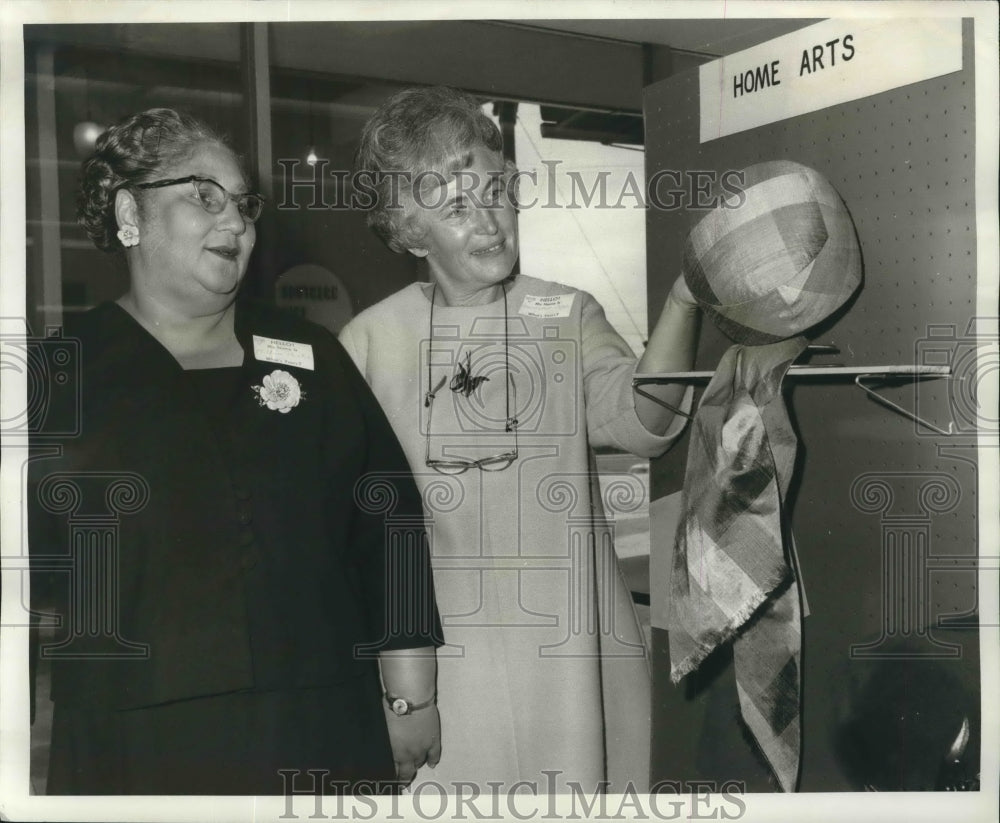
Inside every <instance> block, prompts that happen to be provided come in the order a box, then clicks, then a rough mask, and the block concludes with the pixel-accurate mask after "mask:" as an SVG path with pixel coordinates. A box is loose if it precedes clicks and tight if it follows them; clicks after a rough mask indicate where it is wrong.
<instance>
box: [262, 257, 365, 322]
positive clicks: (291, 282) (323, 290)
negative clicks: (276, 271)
mask: <svg viewBox="0 0 1000 823" xmlns="http://www.w3.org/2000/svg"><path fill="white" fill-rule="evenodd" d="M274 297H275V302H276V303H277V304H278V305H279V306H281V307H282V308H285V309H290V310H292V311H294V312H296V313H297V314H299V315H301V316H302V317H304V318H305V319H306V320H311V321H312V322H313V323H318V324H319V325H321V326H324V327H326V328H327V329H329V330H330V331H331V332H333V333H334V334H337V333H338V332H339V331H340V330H341V329H342V328H343V327H344V326H345V325H346V324H347V321H348V320H350V319H351V318H352V317H353V316H354V312H353V310H352V309H351V297H350V295H349V294H348V293H347V289H346V288H345V287H344V284H343V283H342V282H341V280H340V278H339V277H337V275H335V274H334V273H333V272H332V271H329V270H328V269H324V268H323V267H322V266H317V265H315V264H314V263H303V264H301V265H299V266H293V267H292V268H290V269H289V270H288V271H286V272H285V273H284V274H282V275H281V276H280V277H278V280H277V282H276V283H275V284H274Z"/></svg>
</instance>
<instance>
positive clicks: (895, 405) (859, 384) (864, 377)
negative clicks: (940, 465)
mask: <svg viewBox="0 0 1000 823" xmlns="http://www.w3.org/2000/svg"><path fill="white" fill-rule="evenodd" d="M864 380H874V381H877V383H878V385H884V384H885V376H884V375H881V374H859V375H858V376H857V377H855V378H854V385H856V386H857V387H858V388H860V389H861V390H862V391H863V392H864V393H865V394H867V395H868V396H869V397H871V398H873V399H875V400H877V401H878V402H879V403H882V404H883V405H886V406H888V407H889V408H890V409H892V410H893V411H895V412H898V413H899V414H901V415H903V416H904V417H908V418H910V420H912V421H914V422H915V423H917V424H919V425H921V426H923V427H924V428H927V429H930V430H931V431H932V432H936V433H937V434H943V435H945V436H950V435H953V434H954V433H955V431H954V429H955V423H954V422H953V421H951V420H949V421H948V430H947V431H945V430H944V429H942V428H940V427H938V426H935V425H934V424H933V423H928V422H927V421H926V420H924V419H923V418H922V417H919V416H918V415H916V414H914V413H913V412H911V411H909V410H908V409H904V408H903V407H902V406H900V405H899V404H898V403H894V402H892V401H891V400H890V399H889V398H888V397H884V396H883V395H881V394H879V393H878V392H877V391H875V390H874V389H873V388H872V387H871V386H866V385H865V384H864V382H862V381H864Z"/></svg>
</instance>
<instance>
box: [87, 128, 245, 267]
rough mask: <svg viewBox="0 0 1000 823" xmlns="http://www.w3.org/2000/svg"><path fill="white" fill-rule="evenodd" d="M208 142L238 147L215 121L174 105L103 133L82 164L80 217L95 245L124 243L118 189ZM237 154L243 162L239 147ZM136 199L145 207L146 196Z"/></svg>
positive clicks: (111, 247)
mask: <svg viewBox="0 0 1000 823" xmlns="http://www.w3.org/2000/svg"><path fill="white" fill-rule="evenodd" d="M205 143H215V144H218V145H220V146H223V147H224V148H226V149H228V150H229V151H230V152H232V151H233V150H232V147H231V146H230V145H229V143H228V141H227V140H226V139H225V138H224V137H223V136H221V135H220V134H218V133H217V132H216V131H214V130H213V129H212V128H211V127H210V126H208V125H207V124H205V123H204V122H202V121H201V120H199V119H198V118H196V117H193V116H192V115H190V114H186V113H184V112H179V111H175V110H174V109H148V110H147V111H143V112H139V113H138V114H133V115H131V116H129V117H126V118H125V119H124V120H122V121H120V122H119V123H117V124H115V125H114V126H111V128H109V129H108V130H107V131H105V132H104V133H103V134H102V135H101V136H100V137H98V138H97V143H96V144H95V146H94V153H93V154H92V155H91V156H90V157H89V158H87V160H85V161H84V163H83V167H82V170H81V176H80V190H79V194H78V196H77V221H78V222H79V223H80V225H82V226H83V228H84V229H85V230H86V232H87V235H88V236H89V237H90V239H91V240H92V241H93V242H94V245H95V246H97V248H99V249H100V250H101V251H105V252H117V251H121V250H122V248H123V247H122V244H121V242H120V241H119V240H118V220H117V218H116V217H115V195H116V194H117V192H118V190H119V189H121V188H128V187H129V186H133V185H135V184H137V183H147V182H149V181H150V180H153V179H155V178H156V177H158V176H159V175H161V174H162V173H163V171H164V170H165V169H167V168H169V167H171V166H174V165H175V164H177V163H180V162H182V161H183V160H185V159H186V158H188V157H189V156H190V155H191V154H193V153H194V152H195V151H196V150H197V149H198V148H199V147H200V146H202V145H204V144H205ZM233 157H234V158H235V159H236V160H237V163H238V164H239V158H237V157H236V154H235V152H234V153H233ZM137 194H138V193H137ZM136 199H137V201H138V203H139V205H140V208H141V206H142V198H141V197H139V196H137V198H136Z"/></svg>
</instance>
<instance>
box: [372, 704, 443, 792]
mask: <svg viewBox="0 0 1000 823" xmlns="http://www.w3.org/2000/svg"><path fill="white" fill-rule="evenodd" d="M385 722H386V725H387V726H388V727H389V743H390V744H391V745H392V759H393V760H394V761H395V762H396V778H397V779H398V780H399V782H400V783H401V784H402V785H404V786H408V785H410V783H412V782H413V778H414V777H416V776H417V769H419V768H420V767H421V766H423V765H424V764H425V763H426V764H427V765H428V766H430V767H431V768H432V769H433V768H434V767H435V766H436V765H437V764H438V761H439V760H440V759H441V717H440V715H439V714H438V708H437V705H431V706H427V708H424V709H417V710H416V711H415V712H413V713H412V714H404V715H402V716H399V715H396V714H395V713H394V712H393V711H392V710H391V709H390V708H389V707H388V706H385Z"/></svg>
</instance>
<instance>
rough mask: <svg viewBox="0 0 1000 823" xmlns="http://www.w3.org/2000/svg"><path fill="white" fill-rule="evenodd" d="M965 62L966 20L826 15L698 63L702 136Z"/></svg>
mask: <svg viewBox="0 0 1000 823" xmlns="http://www.w3.org/2000/svg"><path fill="white" fill-rule="evenodd" d="M961 70H962V21H961V19H959V18H921V19H918V20H885V19H871V20H864V19H861V20H858V19H852V20H824V21H823V22H822V23H817V24H816V25H814V26H808V27H806V28H804V29H800V30H799V31H796V32H792V33H791V34H787V35H785V36H783V37H777V38H775V39H774V40H769V41H768V42H766V43H762V44H761V45H759V46H754V47H753V48H750V49H746V50H745V51H741V52H737V53H736V54H731V55H729V56H728V57H722V58H720V59H718V60H713V61H712V62H711V63H705V64H704V65H703V66H700V67H699V73H700V76H699V85H700V105H701V142H702V143H705V142H708V141H709V140H715V139H716V138H719V137H725V136H726V135H729V134H736V133H738V132H741V131H746V130H747V129H752V128H756V127H757V126H764V125H767V124H768V123H776V122H778V121H780V120H785V119H787V118H789V117H795V116H797V115H800V114H806V113H808V112H813V111H818V110H820V109H825V108H827V107H829V106H835V105H838V104H840V103H847V102H850V101H852V100H860V99H861V98H864V97H870V96H871V95H873V94H879V93H880V92H884V91H889V90H890V89H895V88H899V87H900V86H906V85H909V84H910V83H917V82H919V81H921V80H928V79H930V78H932V77H940V76H941V75H944V74H950V73H951V72H956V71H961Z"/></svg>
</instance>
